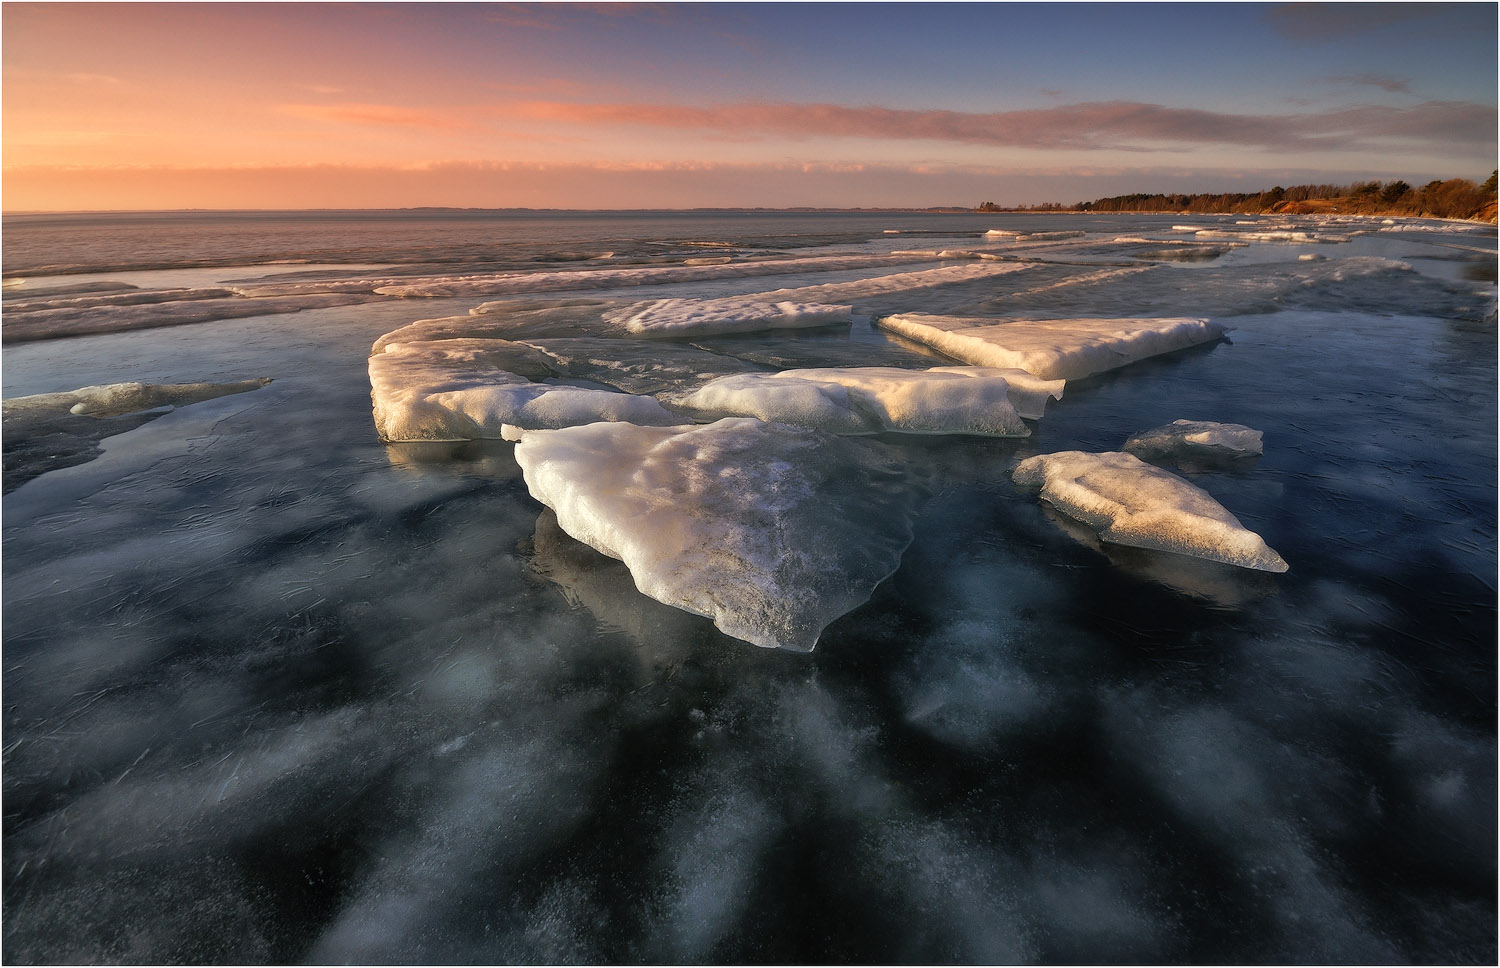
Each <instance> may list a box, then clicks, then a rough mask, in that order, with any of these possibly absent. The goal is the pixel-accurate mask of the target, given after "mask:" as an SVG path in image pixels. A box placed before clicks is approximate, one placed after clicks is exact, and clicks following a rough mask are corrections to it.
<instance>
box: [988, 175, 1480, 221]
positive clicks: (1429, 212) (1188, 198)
mask: <svg viewBox="0 0 1500 968" xmlns="http://www.w3.org/2000/svg"><path fill="white" fill-rule="evenodd" d="M1496 175H1497V172H1491V173H1490V177H1489V178H1487V179H1486V180H1485V181H1484V183H1483V184H1480V185H1476V184H1474V183H1473V182H1472V181H1469V180H1468V179H1467V178H1450V179H1448V180H1446V181H1443V180H1433V181H1430V182H1428V183H1427V184H1425V185H1423V186H1421V187H1420V188H1416V187H1413V186H1412V185H1408V184H1407V183H1406V182H1404V181H1401V180H1400V179H1397V180H1396V181H1391V182H1380V181H1363V182H1354V183H1353V184H1351V185H1293V186H1291V187H1290V188H1283V187H1282V186H1280V185H1277V186H1276V187H1275V188H1271V189H1268V190H1266V191H1263V192H1228V193H1220V194H1212V193H1200V194H1194V195H1182V194H1174V195H1165V194H1151V195H1148V194H1142V193H1137V194H1133V195H1114V196H1111V197H1109V198H1098V199H1095V200H1094V201H1092V202H1077V203H1075V204H1073V205H1064V204H1062V203H1060V202H1045V203H1043V204H1040V205H1021V206H1015V207H1011V208H1002V207H1001V206H999V205H996V204H995V203H994V202H985V203H984V204H982V205H980V206H979V211H981V212H1202V213H1221V212H1223V213H1233V214H1242V215H1316V214H1329V213H1337V214H1340V215H1406V216H1415V217H1427V218H1459V219H1476V220H1480V221H1489V222H1493V221H1495V200H1496Z"/></svg>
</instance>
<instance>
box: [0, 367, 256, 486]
mask: <svg viewBox="0 0 1500 968" xmlns="http://www.w3.org/2000/svg"><path fill="white" fill-rule="evenodd" d="M270 382H271V380H270V379H269V378H268V377H262V378H260V379H256V380H241V381H239V382H235V383H141V382H136V381H131V382H128V383H109V384H104V385H101V386H87V387H80V388H78V389H77V390H68V391H65V392H62V393H39V394H34V395H31V396H24V397H11V398H10V399H8V400H6V401H5V402H4V404H3V406H0V416H3V420H4V424H5V484H4V489H5V490H6V491H7V492H9V491H11V490H14V489H15V488H17V487H20V486H21V485H22V484H24V483H26V482H27V481H29V480H31V479H32V478H33V477H36V476H37V475H39V474H43V473H45V472H46V471H50V470H56V469H57V468H61V467H71V466H73V465H76V464H82V463H85V462H87V461H90V460H93V459H94V458H95V457H96V456H98V454H99V447H98V442H99V441H100V440H103V439H104V438H106V437H112V436H114V435H116V434H122V433H125V432H126V431H128V430H134V429H135V428H136V427H139V426H141V425H142V424H144V423H147V422H149V421H151V420H154V419H155V418H157V417H160V416H162V415H163V414H164V413H166V412H167V411H169V410H170V409H172V408H175V407H184V406H188V405H189V404H194V403H201V402H203V401H205V400H212V399H214V398H215V397H222V396H227V395H229V394H234V393H245V392H247V391H250V390H258V389H260V388H261V387H263V386H266V385H268V384H269V383H270Z"/></svg>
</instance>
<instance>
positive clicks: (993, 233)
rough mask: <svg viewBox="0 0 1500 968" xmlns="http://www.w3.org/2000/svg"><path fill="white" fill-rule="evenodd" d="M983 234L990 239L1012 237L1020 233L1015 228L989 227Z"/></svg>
mask: <svg viewBox="0 0 1500 968" xmlns="http://www.w3.org/2000/svg"><path fill="white" fill-rule="evenodd" d="M984 234H985V236H986V237H987V238H991V239H1013V238H1015V237H1016V236H1018V235H1020V234H1021V233H1020V232H1017V231H1016V230H1015V229H990V230H989V231H988V232H986V233H984Z"/></svg>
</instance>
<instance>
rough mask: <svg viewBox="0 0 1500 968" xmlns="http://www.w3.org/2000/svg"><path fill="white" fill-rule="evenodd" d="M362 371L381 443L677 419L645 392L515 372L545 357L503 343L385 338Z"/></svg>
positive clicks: (541, 366) (542, 370)
mask: <svg viewBox="0 0 1500 968" xmlns="http://www.w3.org/2000/svg"><path fill="white" fill-rule="evenodd" d="M369 370H370V398H371V401H372V402H373V404H374V417H375V428H376V430H377V431H378V432H379V434H380V438H381V439H382V440H387V441H407V440H473V439H477V438H492V439H493V438H500V437H503V436H504V433H505V430H504V428H505V427H506V426H511V427H520V428H524V429H551V428H556V427H569V426H574V425H577V424H582V423H594V422H596V421H600V420H606V421H618V420H624V421H630V422H634V423H640V424H646V425H651V426H665V425H668V424H673V423H677V422H678V418H676V417H674V416H673V415H672V414H671V413H669V412H668V411H667V410H666V409H665V408H663V407H662V405H661V404H659V403H657V402H656V401H655V400H654V399H652V398H650V397H640V396H634V395H631V394H626V393H615V392H613V391H610V390H593V389H586V388H581V387H571V386H555V385H551V384H545V383H533V382H532V381H531V380H530V379H528V378H527V376H526V375H522V374H540V375H546V374H547V373H548V372H549V371H548V369H547V367H546V364H545V357H543V356H542V354H540V353H538V352H537V351H536V350H534V349H532V348H531V347H528V346H522V345H520V344H516V343H509V342H506V341H505V340H479V339H458V340H433V341H430V342H423V343H391V344H388V345H387V346H386V347H385V352H383V353H379V354H376V355H375V356H372V357H370V363H369ZM516 371H520V372H516Z"/></svg>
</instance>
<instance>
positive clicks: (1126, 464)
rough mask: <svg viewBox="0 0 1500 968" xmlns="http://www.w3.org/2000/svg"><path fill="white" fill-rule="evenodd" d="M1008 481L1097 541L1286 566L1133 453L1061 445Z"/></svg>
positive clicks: (1220, 510) (1215, 508)
mask: <svg viewBox="0 0 1500 968" xmlns="http://www.w3.org/2000/svg"><path fill="white" fill-rule="evenodd" d="M1012 480H1014V481H1015V483H1017V484H1021V485H1024V486H1029V487H1040V488H1041V498H1042V500H1043V501H1046V502H1047V503H1048V504H1051V505H1052V506H1053V507H1055V508H1057V509H1058V510H1060V511H1062V512H1063V513H1065V514H1067V515H1068V516H1070V517H1072V518H1075V519H1077V520H1078V521H1081V522H1083V523H1084V524H1086V525H1088V526H1089V527H1091V528H1093V529H1094V530H1095V531H1097V532H1098V533H1099V538H1100V540H1102V541H1109V542H1113V543H1115V544H1122V545H1129V546H1131V547H1135V548H1147V549H1151V550H1155V551H1167V552H1172V553H1175V554H1181V555H1190V556H1192V557H1196V558H1207V559H1208V560H1210V561H1219V562H1223V563H1225V564H1230V565H1237V566H1239V567H1241V568H1252V569H1255V570H1258V571H1273V572H1283V571H1286V570H1287V564H1286V562H1285V561H1284V560H1282V557H1281V556H1280V555H1278V554H1277V553H1276V552H1275V551H1272V550H1271V549H1270V548H1269V547H1268V546H1267V545H1266V543H1265V541H1263V540H1262V539H1261V537H1260V535H1258V534H1256V533H1255V532H1253V531H1250V530H1247V529H1246V528H1245V527H1244V526H1243V525H1241V524H1240V522H1239V520H1238V519H1237V518H1235V516H1234V515H1232V514H1230V513H1229V512H1228V511H1226V510H1225V509H1224V507H1223V505H1221V504H1219V502H1217V501H1215V500H1214V499H1213V498H1212V497H1210V496H1209V495H1208V494H1207V493H1206V492H1204V491H1203V490H1201V489H1199V488H1197V487H1194V486H1193V485H1192V484H1189V483H1188V482H1187V481H1185V480H1183V479H1182V478H1180V477H1178V476H1177V475H1175V474H1172V473H1170V472H1169V471H1165V470H1162V469H1161V468H1159V467H1153V466H1152V465H1150V464H1147V463H1146V462H1144V461H1142V460H1141V459H1140V458H1138V457H1136V456H1134V455H1133V454H1125V453H1119V452H1114V453H1103V454H1089V453H1084V452H1083V451H1076V450H1075V451H1064V452H1061V453H1056V454H1043V455H1039V456H1037V457H1031V458H1028V459H1027V460H1024V461H1022V462H1021V463H1020V464H1019V465H1017V467H1016V469H1015V472H1014V474H1013V475H1012Z"/></svg>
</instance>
